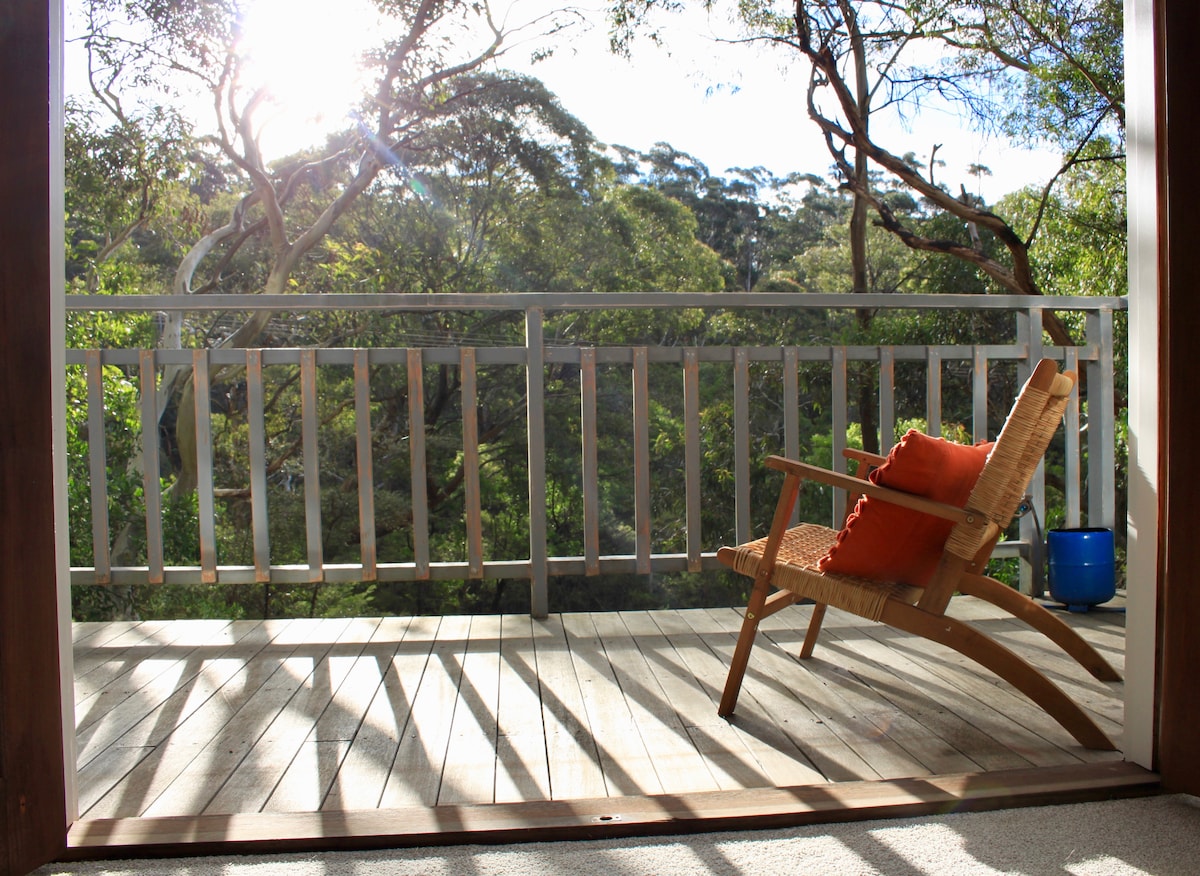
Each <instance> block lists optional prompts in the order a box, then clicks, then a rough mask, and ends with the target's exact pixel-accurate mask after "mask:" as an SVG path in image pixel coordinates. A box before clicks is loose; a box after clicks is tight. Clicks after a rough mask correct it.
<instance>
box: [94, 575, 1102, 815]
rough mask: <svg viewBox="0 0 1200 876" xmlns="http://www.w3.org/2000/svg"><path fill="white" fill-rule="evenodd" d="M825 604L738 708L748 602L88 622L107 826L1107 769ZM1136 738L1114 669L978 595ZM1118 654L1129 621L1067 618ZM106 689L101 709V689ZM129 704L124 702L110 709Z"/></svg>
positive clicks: (974, 674)
mask: <svg viewBox="0 0 1200 876" xmlns="http://www.w3.org/2000/svg"><path fill="white" fill-rule="evenodd" d="M809 611H810V610H809V609H808V608H805V607H802V606H799V607H794V608H789V609H787V610H786V611H784V612H780V613H779V614H777V615H775V616H773V617H771V618H769V619H767V621H765V622H764V623H763V624H762V627H761V630H760V634H759V640H758V644H757V645H756V648H755V651H754V654H753V656H752V658H751V663H750V670H749V672H748V673H747V676H746V681H745V686H744V688H743V692H742V699H741V701H740V702H739V707H738V712H737V714H736V716H735V717H734V718H733V719H732V720H730V721H726V720H724V719H721V718H719V717H718V716H717V714H716V701H717V699H718V698H719V696H720V690H721V686H722V685H723V682H724V674H725V669H726V666H727V665H728V663H727V661H728V660H729V658H730V655H731V653H732V650H733V644H734V641H735V638H736V633H737V630H738V627H739V625H740V622H741V616H740V614H741V613H740V611H737V610H734V609H709V610H703V609H689V610H681V611H653V612H636V611H635V612H622V613H615V612H613V613H593V614H577V615H552V616H551V617H550V618H547V619H545V620H533V619H530V618H529V617H528V616H515V615H510V616H505V617H487V616H480V617H474V618H471V617H445V618H386V619H382V620H380V619H353V620H349V619H343V620H336V619H334V620H324V621H322V620H296V621H290V622H289V621H266V622H253V621H244V622H236V623H234V624H224V623H221V622H216V623H212V622H210V623H208V624H207V625H205V624H196V623H191V622H181V623H180V625H179V626H178V627H172V626H171V624H169V623H167V624H160V623H149V622H147V623H146V624H144V625H139V624H129V623H123V624H114V625H111V626H110V625H98V624H88V625H78V628H77V629H76V630H74V631H73V633H74V637H75V640H76V643H77V649H78V653H79V654H80V655H81V657H82V658H83V659H82V661H81V665H82V668H83V670H84V671H83V674H82V676H81V677H80V679H79V683H78V686H77V696H78V698H79V700H80V702H81V704H86V707H85V708H82V709H81V710H80V719H79V727H80V729H79V741H80V758H79V764H80V772H79V786H80V807H81V811H82V812H83V814H84V817H85V819H95V818H113V817H116V818H119V817H130V816H147V817H153V816H189V815H198V814H201V813H203V814H204V815H206V816H209V815H221V814H233V813H255V812H262V813H267V812H316V811H318V810H320V811H325V812H335V811H347V810H354V811H358V810H368V809H374V808H399V807H412V806H439V807H454V806H458V805H461V804H466V805H473V804H480V803H504V804H509V803H525V802H539V801H540V802H549V801H570V800H581V799H590V798H599V797H605V796H640V795H647V794H649V795H656V794H681V795H687V794H706V793H711V792H719V791H739V790H743V789H766V788H771V787H790V786H797V785H811V784H820V783H825V782H846V781H861V780H867V781H871V780H879V779H881V778H882V779H901V778H909V777H920V776H930V775H948V774H957V773H972V772H992V771H1002V770H1020V769H1028V768H1030V767H1042V766H1053V765H1068V764H1080V763H1100V762H1103V761H1106V760H1109V759H1112V758H1118V759H1119V757H1120V755H1119V753H1118V754H1113V753H1104V752H1090V751H1086V750H1084V749H1082V748H1080V747H1079V746H1078V745H1077V744H1075V743H1074V741H1073V740H1072V739H1070V737H1069V736H1067V734H1066V733H1065V731H1063V730H1062V729H1061V728H1060V727H1059V726H1058V725H1057V724H1056V723H1055V722H1054V721H1053V720H1051V719H1050V718H1049V717H1048V716H1046V715H1045V714H1044V713H1042V712H1041V711H1040V710H1039V709H1038V708H1037V707H1036V706H1034V705H1033V704H1032V703H1030V702H1029V701H1028V700H1026V699H1025V698H1024V697H1022V696H1020V695H1019V694H1017V693H1016V692H1015V691H1013V690H1012V689H1011V688H1009V687H1008V686H1007V685H1006V684H1004V683H1003V682H1001V681H1000V680H999V679H996V678H994V677H991V676H989V674H988V673H986V672H982V671H980V670H979V669H978V668H977V667H975V666H974V665H973V664H970V663H969V662H967V661H965V660H961V659H959V658H958V655H956V654H954V653H953V652H951V651H949V650H948V649H945V648H942V647H940V646H937V645H934V644H932V643H929V642H927V641H924V640H921V639H918V638H915V637H912V636H908V635H905V634H903V633H897V632H896V631H895V630H891V629H889V628H887V627H885V626H881V625H878V624H871V623H866V622H863V621H861V620H859V619H857V618H851V617H849V616H846V615H843V614H841V613H838V612H832V611H831V612H830V614H829V617H828V618H827V621H826V624H825V628H824V630H823V633H822V638H821V641H820V643H819V645H818V649H817V652H816V654H815V655H814V659H813V660H810V661H803V662H801V661H798V660H797V659H796V658H795V654H796V653H797V651H798V650H799V646H800V642H801V640H802V639H803V633H804V629H805V627H806V625H807V619H808V612H809ZM952 612H953V613H955V614H957V615H958V616H959V617H963V618H969V619H970V620H971V621H972V622H974V623H977V624H979V625H980V626H981V627H982V628H984V629H986V630H987V631H988V632H989V633H990V634H992V635H994V636H996V637H997V638H998V639H1000V640H1002V641H1003V642H1004V643H1005V644H1007V645H1008V646H1009V647H1012V648H1013V649H1014V650H1017V651H1019V652H1020V653H1022V654H1025V655H1027V656H1028V657H1030V658H1031V659H1032V660H1033V661H1035V662H1036V663H1037V665H1039V666H1040V667H1041V668H1042V669H1043V670H1044V671H1045V672H1047V674H1049V675H1050V676H1051V677H1052V678H1053V679H1054V680H1055V681H1056V682H1058V683H1060V684H1061V685H1062V686H1063V687H1064V688H1065V689H1067V690H1068V691H1069V692H1070V693H1071V694H1072V695H1073V696H1075V697H1076V698H1077V699H1078V700H1079V701H1080V703H1081V704H1082V705H1083V706H1084V708H1086V709H1088V710H1089V711H1091V712H1092V713H1093V714H1095V715H1096V716H1097V720H1098V721H1099V722H1100V723H1101V724H1102V726H1104V727H1105V729H1106V730H1107V731H1109V732H1110V733H1113V734H1114V735H1116V737H1117V738H1119V733H1120V729H1121V728H1120V721H1121V714H1122V701H1121V696H1122V694H1121V686H1120V685H1119V684H1116V685H1114V684H1108V683H1104V682H1098V681H1095V680H1094V679H1092V678H1091V677H1090V676H1088V675H1087V673H1086V672H1084V671H1083V670H1082V669H1081V668H1080V667H1078V666H1077V665H1075V664H1074V662H1073V661H1072V660H1070V659H1069V658H1067V657H1065V656H1063V655H1061V654H1060V653H1057V649H1056V648H1055V647H1054V646H1053V645H1051V644H1049V643H1048V642H1046V641H1045V640H1044V639H1043V638H1042V637H1040V636H1039V635H1037V634H1036V633H1030V632H1029V631H1028V629H1027V628H1026V627H1024V626H1023V625H1022V624H1020V623H1018V622H1015V621H1012V620H1010V619H1007V618H1005V617H1004V616H1002V615H1001V614H1000V613H998V612H996V611H995V610H994V609H992V608H990V607H989V606H987V605H986V604H984V603H980V602H979V601H978V600H970V599H956V601H955V605H954V607H953V609H952ZM1067 620H1068V622H1069V623H1071V624H1072V625H1073V626H1076V627H1077V628H1079V629H1080V630H1081V632H1082V634H1083V635H1084V637H1085V638H1087V639H1088V640H1089V641H1091V642H1092V643H1093V644H1094V645H1095V646H1096V647H1097V648H1098V649H1100V650H1101V652H1102V653H1104V654H1105V656H1106V657H1108V658H1109V659H1110V660H1111V661H1112V662H1113V664H1114V665H1115V666H1117V667H1118V669H1120V668H1121V667H1122V664H1123V656H1124V654H1123V640H1124V630H1123V616H1122V615H1120V614H1119V613H1117V612H1104V613H1101V612H1096V613H1089V614H1087V615H1078V616H1069V617H1067ZM100 700H104V703H103V706H101V705H100V703H99V701H100ZM110 703H111V705H110Z"/></svg>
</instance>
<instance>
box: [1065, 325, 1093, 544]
mask: <svg viewBox="0 0 1200 876" xmlns="http://www.w3.org/2000/svg"><path fill="white" fill-rule="evenodd" d="M1063 370H1065V371H1078V370H1079V351H1078V350H1077V349H1076V348H1075V347H1068V348H1067V357H1066V360H1065V361H1064V362H1063ZM1064 419H1065V423H1064V427H1063V438H1064V439H1065V443H1066V453H1065V454H1064V455H1063V480H1064V481H1065V483H1064V485H1063V486H1064V488H1065V492H1064V499H1065V501H1066V525H1067V526H1068V527H1078V526H1080V525H1081V523H1082V520H1081V518H1082V515H1081V513H1080V504H1081V503H1080V488H1079V477H1080V473H1081V472H1082V470H1083V464H1082V460H1081V458H1080V456H1081V454H1080V444H1081V442H1080V437H1081V436H1080V434H1079V393H1078V392H1073V393H1071V397H1070V398H1069V399H1067V410H1066V413H1065V417H1064ZM1089 444H1090V442H1089Z"/></svg>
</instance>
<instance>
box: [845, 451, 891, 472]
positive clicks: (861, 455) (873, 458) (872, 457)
mask: <svg viewBox="0 0 1200 876" xmlns="http://www.w3.org/2000/svg"><path fill="white" fill-rule="evenodd" d="M842 456H844V457H845V458H846V459H853V460H855V461H857V462H865V463H866V464H867V465H869V466H870V467H871V468H879V466H881V465H883V464H884V463H885V462H887V457H886V456H880V455H879V454H878V453H869V452H867V451H866V450H859V449H858V448H857V447H847V448H846V449H844V450H843V451H842Z"/></svg>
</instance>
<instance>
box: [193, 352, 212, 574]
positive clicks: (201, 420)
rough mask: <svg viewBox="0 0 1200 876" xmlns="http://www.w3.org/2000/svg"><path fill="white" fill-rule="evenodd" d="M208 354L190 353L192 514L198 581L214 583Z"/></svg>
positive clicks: (210, 409) (210, 408)
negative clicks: (196, 519) (197, 544)
mask: <svg viewBox="0 0 1200 876" xmlns="http://www.w3.org/2000/svg"><path fill="white" fill-rule="evenodd" d="M211 391H212V390H211V388H210V385H209V379H208V350H207V349H201V350H193V351H192V396H193V398H194V401H195V405H194V406H195V410H196V513H197V514H198V515H199V517H200V521H199V522H200V580H201V581H202V582H203V583H205V584H216V583H217V527H216V516H217V514H216V505H215V503H214V501H213V443H212V405H211V403H210V402H211V399H210V398H209V393H210V392H211Z"/></svg>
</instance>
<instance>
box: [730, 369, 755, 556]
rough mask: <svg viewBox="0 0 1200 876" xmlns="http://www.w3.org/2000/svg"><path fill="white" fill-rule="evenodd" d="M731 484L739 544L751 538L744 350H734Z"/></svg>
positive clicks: (747, 384) (747, 372) (747, 375)
mask: <svg viewBox="0 0 1200 876" xmlns="http://www.w3.org/2000/svg"><path fill="white" fill-rule="evenodd" d="M733 483H734V489H735V490H736V491H737V494H736V498H735V500H734V506H735V509H736V510H735V519H734V526H735V527H736V528H735V530H734V534H735V536H736V538H737V542H738V543H739V544H740V543H742V542H744V541H748V540H749V539H750V537H751V536H750V528H751V525H752V524H751V519H750V518H751V514H750V359H749V356H748V354H747V353H746V350H745V348H744V347H737V348H735V349H734V351H733Z"/></svg>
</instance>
